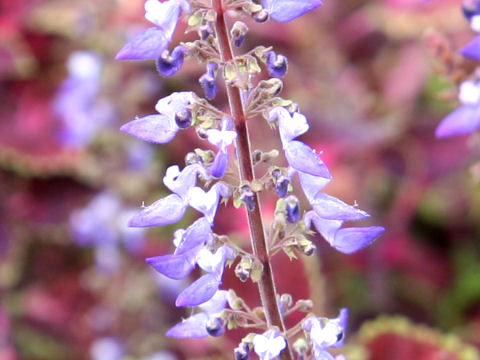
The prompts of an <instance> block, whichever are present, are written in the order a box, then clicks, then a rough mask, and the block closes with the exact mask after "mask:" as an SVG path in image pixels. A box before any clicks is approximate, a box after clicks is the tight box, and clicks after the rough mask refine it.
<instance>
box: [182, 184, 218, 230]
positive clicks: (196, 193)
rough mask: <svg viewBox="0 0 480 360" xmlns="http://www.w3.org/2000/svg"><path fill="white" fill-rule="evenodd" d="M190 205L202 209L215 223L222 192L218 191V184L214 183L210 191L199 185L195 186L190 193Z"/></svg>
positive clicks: (198, 209) (211, 221)
mask: <svg viewBox="0 0 480 360" xmlns="http://www.w3.org/2000/svg"><path fill="white" fill-rule="evenodd" d="M188 198H189V205H190V206H191V207H193V208H194V209H195V210H197V211H200V212H201V213H202V214H203V215H205V217H206V218H207V219H208V221H210V223H211V224H213V220H214V218H215V214H216V212H217V207H218V200H219V199H220V194H219V193H218V191H217V184H215V185H213V186H212V187H211V189H210V190H209V191H208V192H205V191H204V190H203V189H201V188H199V187H193V188H191V189H190V191H189V193H188Z"/></svg>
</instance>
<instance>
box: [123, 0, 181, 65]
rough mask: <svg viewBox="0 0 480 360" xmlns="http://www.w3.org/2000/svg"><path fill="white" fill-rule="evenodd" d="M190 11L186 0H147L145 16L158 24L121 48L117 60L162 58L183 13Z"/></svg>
mask: <svg viewBox="0 0 480 360" xmlns="http://www.w3.org/2000/svg"><path fill="white" fill-rule="evenodd" d="M182 10H183V11H184V12H187V13H188V12H190V5H189V3H188V1H186V0H168V1H165V2H160V1H159V0H147V1H146V2H145V18H146V19H147V20H149V21H150V22H152V23H153V24H155V25H156V27H151V28H148V29H146V30H145V31H144V32H142V33H140V34H138V35H136V36H134V37H133V38H132V39H130V41H128V42H127V44H125V46H124V47H123V48H122V49H120V51H119V52H118V54H117V56H116V59H117V60H149V59H158V58H161V57H162V55H163V54H164V51H165V50H166V49H167V48H168V44H170V42H171V41H172V37H173V33H174V31H175V27H176V26H177V22H178V19H179V17H180V15H181V13H182Z"/></svg>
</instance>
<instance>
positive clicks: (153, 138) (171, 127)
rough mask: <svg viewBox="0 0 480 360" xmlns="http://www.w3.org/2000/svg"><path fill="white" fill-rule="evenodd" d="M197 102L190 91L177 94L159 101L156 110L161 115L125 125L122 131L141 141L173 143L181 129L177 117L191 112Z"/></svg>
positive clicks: (145, 117) (143, 118) (149, 116)
mask: <svg viewBox="0 0 480 360" xmlns="http://www.w3.org/2000/svg"><path fill="white" fill-rule="evenodd" d="M194 102H195V94H194V93H192V92H190V91H184V92H175V93H173V94H171V95H169V96H167V97H164V98H162V99H160V100H158V102H157V104H156V105H155V109H156V110H157V111H158V113H159V114H156V115H147V116H144V117H142V118H138V119H135V120H133V121H130V122H128V123H126V124H124V125H123V126H122V127H121V128H120V130H121V131H123V132H125V133H127V134H130V135H133V136H136V137H137V138H139V139H142V140H145V141H150V142H154V143H159V144H164V143H168V142H169V141H171V140H172V139H173V138H174V137H175V135H176V134H177V132H178V131H179V130H180V127H179V126H178V125H177V121H176V117H177V116H178V115H179V114H184V113H185V112H188V111H190V110H189V109H188V105H191V104H193V103H194Z"/></svg>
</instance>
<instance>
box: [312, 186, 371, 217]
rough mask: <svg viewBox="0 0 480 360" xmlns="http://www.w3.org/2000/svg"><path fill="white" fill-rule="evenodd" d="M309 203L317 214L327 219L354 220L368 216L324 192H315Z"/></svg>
mask: <svg viewBox="0 0 480 360" xmlns="http://www.w3.org/2000/svg"><path fill="white" fill-rule="evenodd" d="M311 204H312V207H313V210H314V211H315V212H316V213H317V215H318V216H319V217H321V218H323V219H327V220H343V221H356V220H363V219H365V218H367V217H369V216H370V215H368V214H367V213H366V212H365V211H363V210H360V209H357V208H356V207H354V206H350V205H348V204H346V203H344V202H343V201H341V200H339V199H337V198H336V197H334V196H330V195H327V194H324V193H319V194H317V196H316V197H315V199H314V201H313V202H312V203H311Z"/></svg>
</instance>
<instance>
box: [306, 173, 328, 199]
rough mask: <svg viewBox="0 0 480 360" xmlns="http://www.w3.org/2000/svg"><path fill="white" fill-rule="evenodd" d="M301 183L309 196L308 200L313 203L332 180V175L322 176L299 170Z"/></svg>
mask: <svg viewBox="0 0 480 360" xmlns="http://www.w3.org/2000/svg"><path fill="white" fill-rule="evenodd" d="M298 177H299V179H300V185H301V187H302V189H303V192H304V193H305V196H306V197H307V199H308V201H309V202H310V203H312V202H313V201H314V199H315V196H316V195H317V194H318V193H319V192H320V191H321V190H322V189H323V188H324V187H325V186H326V185H327V184H328V183H329V182H330V181H331V180H332V176H331V175H330V176H329V177H321V176H314V175H309V174H305V173H303V172H300V171H299V172H298Z"/></svg>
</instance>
